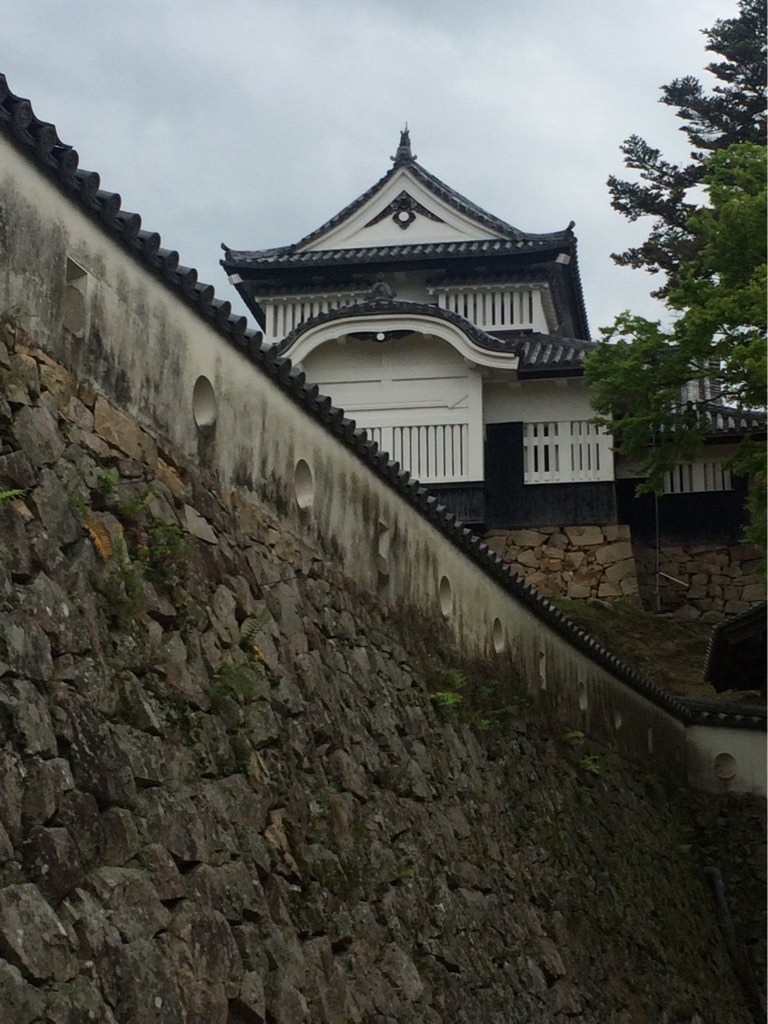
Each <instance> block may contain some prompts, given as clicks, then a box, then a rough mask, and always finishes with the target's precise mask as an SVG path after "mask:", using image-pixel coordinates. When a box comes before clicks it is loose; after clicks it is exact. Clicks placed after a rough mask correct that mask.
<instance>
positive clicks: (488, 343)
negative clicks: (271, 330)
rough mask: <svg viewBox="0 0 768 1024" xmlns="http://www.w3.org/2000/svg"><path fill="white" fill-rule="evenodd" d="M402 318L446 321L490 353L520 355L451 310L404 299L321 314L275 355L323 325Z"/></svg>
mask: <svg viewBox="0 0 768 1024" xmlns="http://www.w3.org/2000/svg"><path fill="white" fill-rule="evenodd" d="M385 314H386V315H388V316H391V315H393V314H394V315H400V316H429V317H433V318H434V319H436V320H446V321H448V323H452V324H454V325H455V326H456V327H458V328H460V329H461V330H462V331H463V332H464V334H466V335H467V337H468V338H469V339H470V340H471V341H472V342H474V344H475V345H477V346H478V348H483V349H487V350H488V351H490V352H508V353H509V354H510V355H517V345H518V342H517V341H502V340H501V339H499V338H494V337H493V335H492V334H487V333H486V332H485V331H481V330H480V329H479V328H477V327H475V325H474V324H472V323H470V322H469V320H466V319H465V318H464V317H463V316H460V315H459V314H458V313H454V312H453V311H452V310H450V309H441V308H440V307H439V306H432V305H429V304H428V303H425V302H407V301H405V300H403V299H387V298H382V299H370V300H368V301H365V302H358V303H356V304H355V305H350V306H340V307H339V308H338V309H330V310H328V312H327V313H319V314H318V315H317V316H313V317H309V318H308V319H307V320H304V321H303V322H302V323H300V324H299V325H298V327H295V328H294V329H293V330H292V331H291V333H290V334H289V335H288V336H287V337H286V338H284V339H283V340H282V341H281V342H279V344H278V345H276V346H275V351H277V352H280V353H283V352H287V351H288V350H289V349H291V348H292V347H293V345H294V344H295V343H296V342H297V341H298V339H299V338H300V337H301V336H302V335H303V334H306V333H307V331H308V330H310V329H311V328H313V327H317V326H319V325H320V324H327V323H333V322H334V321H335V320H347V319H349V318H350V317H368V316H370V317H376V316H382V315H385Z"/></svg>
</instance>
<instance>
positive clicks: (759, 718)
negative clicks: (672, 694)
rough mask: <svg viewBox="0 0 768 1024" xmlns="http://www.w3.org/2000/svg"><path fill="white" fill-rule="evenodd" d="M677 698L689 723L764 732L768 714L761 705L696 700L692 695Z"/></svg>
mask: <svg viewBox="0 0 768 1024" xmlns="http://www.w3.org/2000/svg"><path fill="white" fill-rule="evenodd" d="M677 699H678V701H679V702H680V704H682V706H683V707H684V708H685V711H686V717H687V721H688V724H689V725H715V726H721V727H722V728H724V729H734V728H735V729H757V730H760V731H762V732H765V729H766V719H767V718H768V714H767V713H766V708H765V707H764V706H763V705H760V704H737V703H736V702H735V701H716V700H696V699H695V698H693V697H678V698H677Z"/></svg>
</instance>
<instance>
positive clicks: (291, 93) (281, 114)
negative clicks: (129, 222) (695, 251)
mask: <svg viewBox="0 0 768 1024" xmlns="http://www.w3.org/2000/svg"><path fill="white" fill-rule="evenodd" d="M0 8H1V9H2V10H3V14H4V16H3V37H2V40H0V71H3V72H4V73H5V74H6V75H7V77H8V82H9V85H10V88H11V89H12V90H13V92H15V93H16V94H17V95H21V96H25V97H27V98H29V99H30V100H31V101H32V105H33V107H34V110H35V113H36V114H37V116H38V117H40V118H42V119H43V120H47V121H52V122H53V123H54V124H55V125H56V126H57V128H58V130H59V136H60V137H61V139H62V140H63V141H64V142H66V143H68V144H70V145H73V146H74V147H75V148H76V149H77V150H78V152H79V153H80V166H81V167H83V168H87V169H88V170H96V171H98V172H99V173H100V174H101V179H102V187H103V188H107V189H110V190H112V191H116V192H120V194H121V195H122V197H123V208H124V209H127V210H131V211H134V212H138V213H140V214H141V216H142V219H143V226H144V227H145V228H147V229H150V230H154V231H159V232H160V234H161V235H162V239H163V244H164V245H165V246H166V247H168V248H173V249H177V250H178V251H179V253H180V255H181V259H182V262H183V263H185V264H187V265H192V266H195V267H197V269H198V270H199V272H200V275H201V278H202V279H203V280H207V281H209V282H210V283H212V284H213V285H215V287H216V293H217V295H218V296H219V297H220V298H227V299H229V300H230V301H232V302H233V306H234V307H235V309H237V310H238V311H244V310H243V307H242V306H241V305H240V303H239V299H238V296H237V293H236V292H235V290H234V288H232V287H231V286H230V285H229V283H228V281H227V280H226V277H225V276H224V272H223V271H222V269H221V268H220V267H219V265H218V261H219V259H220V258H221V255H222V253H221V251H220V248H219V247H220V243H221V242H222V241H224V242H226V243H227V244H228V245H230V246H232V247H233V248H247V249H260V248H266V247H268V246H274V245H284V244H288V243H290V242H294V241H297V240H298V239H299V238H300V237H301V236H303V235H305V234H307V233H308V232H309V231H311V230H313V229H314V228H316V227H318V226H319V225H320V224H321V223H323V222H324V221H325V220H327V219H328V218H329V217H331V216H332V215H333V214H335V213H337V212H338V211H339V210H340V209H341V208H342V207H343V206H345V205H346V204H347V203H348V202H351V201H352V200H353V199H355V198H356V197H357V196H358V195H359V194H360V193H361V192H363V191H364V190H365V189H367V188H368V187H369V186H370V185H372V184H373V183H374V182H375V181H377V180H378V179H379V178H380V177H381V176H382V175H383V174H384V173H385V172H386V171H387V170H388V169H389V167H390V166H391V165H390V160H389V157H390V156H391V155H392V154H393V153H394V151H395V148H396V145H397V141H398V137H399V131H400V129H401V128H402V127H403V125H404V123H405V122H406V121H407V122H408V124H409V126H410V130H411V139H412V143H413V150H414V153H415V154H416V155H417V157H418V159H419V162H420V163H421V164H422V165H423V166H424V167H426V168H428V169H429V170H430V171H431V172H432V173H433V174H436V175H437V176H438V177H439V178H442V179H443V181H445V182H446V183H447V184H449V185H451V186H452V187H453V188H455V189H457V190H458V191H459V192H462V193H463V194H464V195H466V196H467V197H468V198H470V199H472V200H473V201H474V202H476V203H478V204H479V205H480V206H482V207H484V208H485V209H486V210H488V211H489V212H491V213H493V214H496V215H497V216H499V217H502V218H503V219H504V220H507V221H509V222H511V223H512V224H514V225H515V226H517V227H519V228H521V229H523V230H524V231H533V232H545V231H554V230H559V229H562V228H564V227H565V226H566V225H567V224H568V222H569V221H570V220H574V221H575V222H576V228H575V231H576V234H577V236H578V239H579V254H580V265H581V271H582V277H583V283H584V292H585V298H586V303H587V311H588V314H589V318H590V324H591V327H592V332H593V335H595V334H596V333H597V328H598V327H600V326H602V325H605V324H608V323H610V322H611V321H612V319H613V317H614V316H615V315H616V314H617V313H618V312H620V311H621V310H623V309H626V308H631V309H632V310H633V311H634V312H638V313H642V314H644V315H647V316H654V317H657V316H661V315H662V314H663V312H664V311H663V309H662V308H661V307H659V306H658V304H656V303H655V302H654V301H653V300H651V299H650V298H649V297H648V293H649V292H650V291H651V290H652V289H653V287H654V279H653V278H651V277H649V276H648V275H647V274H645V273H644V272H641V271H633V270H629V269H623V268H618V267H615V266H614V265H613V263H612V261H611V258H610V254H611V252H616V251H620V250H622V249H624V248H626V247H627V245H629V244H633V243H634V242H639V241H641V240H642V239H643V238H645V236H646V235H647V230H648V229H647V227H646V226H644V225H642V224H639V225H636V226H632V225H629V224H628V223H627V222H626V221H625V220H624V218H622V217H621V216H620V215H619V214H618V213H615V212H614V211H613V210H612V209H611V206H610V202H609V197H608V192H607V189H606V187H605V180H606V178H607V176H608V175H609V174H610V173H621V172H622V170H623V168H622V162H621V155H620V152H619V146H620V144H621V142H622V141H623V140H624V139H625V138H626V137H627V136H628V135H630V134H632V133H638V134H640V135H642V136H644V137H645V138H646V139H647V140H648V141H649V142H651V143H653V144H654V145H656V146H658V147H659V148H661V150H662V152H663V153H664V155H665V156H667V157H669V158H672V159H684V158H685V157H686V155H687V151H688V148H687V146H686V144H685V137H684V136H683V135H682V133H680V131H679V130H678V127H677V126H678V124H679V121H678V120H677V119H676V118H675V116H674V112H673V110H672V109H670V108H668V107H666V106H664V105H662V104H660V103H659V102H658V98H659V95H660V93H659V87H660V86H661V85H663V84H665V83H667V82H670V81H671V80H672V79H673V78H676V77H680V76H682V75H686V74H693V75H697V76H700V77H702V78H703V80H704V81H705V82H706V81H707V80H708V79H709V76H706V75H704V74H703V67H704V65H705V64H706V63H707V62H708V60H710V59H712V58H711V57H710V56H709V55H707V54H706V53H705V50H704V43H705V40H704V38H703V36H702V35H701V31H700V30H701V29H703V28H708V27H710V26H711V25H712V24H713V23H714V22H715V20H716V19H718V18H728V17H733V16H734V15H735V14H736V13H737V4H736V0H547V2H546V3H541V4H538V5H537V4H532V3H528V2H523V0H474V2H473V3H467V2H459V0H410V2H409V0H377V2H373V0H358V2H351V0H323V2H322V3H321V2H312V0H229V2H228V3H227V4H217V3H211V2H210V0H209V2H206V3H201V2H199V0H185V2H181V0H119V2H118V0H79V2H77V3H74V2H72V0H0Z"/></svg>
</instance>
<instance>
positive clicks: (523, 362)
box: [519, 334, 595, 376]
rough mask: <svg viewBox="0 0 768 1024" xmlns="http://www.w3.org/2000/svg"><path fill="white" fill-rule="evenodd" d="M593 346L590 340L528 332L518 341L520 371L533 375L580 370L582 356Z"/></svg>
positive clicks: (582, 362)
mask: <svg viewBox="0 0 768 1024" xmlns="http://www.w3.org/2000/svg"><path fill="white" fill-rule="evenodd" d="M593 348H595V343H594V342H592V341H577V340H576V339H575V338H553V337H552V336H551V335H549V334H530V335H528V336H527V337H525V338H524V339H523V340H522V341H521V342H520V348H519V351H520V372H521V374H524V375H529V376H533V375H536V374H538V373H540V372H541V371H546V372H548V373H559V372H563V371H574V372H579V373H580V372H582V369H583V365H584V356H585V355H586V353H587V352H591V351H592V349H593Z"/></svg>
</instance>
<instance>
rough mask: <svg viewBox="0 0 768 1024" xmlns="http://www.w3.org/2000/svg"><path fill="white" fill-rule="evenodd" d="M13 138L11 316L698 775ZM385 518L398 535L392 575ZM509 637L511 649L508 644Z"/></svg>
mask: <svg viewBox="0 0 768 1024" xmlns="http://www.w3.org/2000/svg"><path fill="white" fill-rule="evenodd" d="M0 145H2V147H3V151H2V153H1V154H0V156H1V157H2V159H0V195H1V196H2V201H3V204H4V206H5V208H6V210H7V212H8V220H7V230H6V243H7V244H6V248H5V251H4V253H3V260H2V271H0V308H8V307H9V306H14V305H23V306H25V307H26V308H28V309H30V310H31V311H32V314H33V316H32V322H31V328H32V332H33V334H34V335H35V336H36V338H37V340H38V341H39V342H40V343H41V344H42V345H43V347H44V348H46V349H47V350H48V351H49V352H50V354H51V355H52V356H54V357H55V358H57V359H60V360H61V361H63V362H65V363H66V364H67V365H68V366H70V368H71V369H72V370H73V372H75V374H76V375H77V376H78V377H79V378H80V379H90V380H91V381H92V383H93V384H94V386H95V387H96V388H97V389H98V390H100V391H102V392H104V393H105V394H107V395H108V396H110V397H113V398H114V397H115V396H116V395H117V394H118V393H119V395H120V399H119V401H120V404H121V405H122V407H123V408H124V409H125V411H126V412H128V413H129V414H132V415H133V416H134V417H135V418H136V419H137V420H138V421H139V422H140V423H142V424H143V425H144V426H145V427H146V428H147V429H149V430H150V431H153V432H155V433H156V434H157V435H158V436H159V437H160V438H162V439H165V443H170V444H171V445H172V446H175V447H176V448H177V449H178V450H179V451H180V453H181V454H182V455H183V457H185V458H187V459H189V460H192V461H196V462H199V463H200V464H202V466H203V467H204V468H206V469H207V470H208V471H209V472H211V473H212V474H213V475H215V476H216V477H217V478H218V480H219V481H220V483H221V484H222V485H224V486H226V487H235V488H237V489H240V490H241V491H244V492H245V493H246V494H248V495H249V496H250V497H251V498H252V500H254V501H256V502H264V503H265V504H267V505H268V506H270V507H271V508H272V509H273V510H275V511H276V512H277V513H278V514H279V515H280V516H281V519H282V521H283V522H284V524H285V528H286V530H289V531H292V532H294V533H295V534H296V536H297V537H299V538H300V539H301V541H302V542H303V543H304V544H305V545H307V546H308V549H310V550H311V549H315V550H317V551H318V552H320V553H321V554H322V555H323V556H324V557H325V558H327V559H329V560H331V561H333V562H335V563H336V564H338V565H339V567H340V568H341V569H342V570H343V572H344V573H345V574H346V575H347V576H348V577H349V578H350V579H351V580H352V582H353V583H354V584H355V585H357V586H359V587H361V588H363V589H364V590H369V591H376V590H377V589H378V592H379V594H380V596H381V598H382V600H384V601H387V602H389V603H390V604H392V605H393V606H394V605H396V606H398V607H400V608H402V609H413V611H414V612H419V613H420V614H422V615H423V616H425V617H426V618H427V620H428V619H429V618H430V617H435V618H439V617H441V616H443V615H444V616H445V621H446V622H447V624H448V626H449V628H450V630H451V631H452V633H453V636H454V639H455V641H456V643H457V644H460V645H462V647H463V649H464V650H465V651H466V652H467V654H468V655H469V656H477V657H483V658H486V659H487V664H488V673H489V677H492V678H497V679H499V680H500V681H501V682H502V684H503V681H504V679H505V678H506V677H507V676H508V674H509V673H510V672H512V671H514V672H515V673H519V675H520V676H521V677H522V678H524V679H526V680H527V682H528V685H529V688H530V692H531V696H532V697H533V698H534V699H536V700H538V701H539V702H540V703H541V704H542V706H544V707H546V708H549V709H551V711H552V712H553V713H556V714H557V716H558V719H559V720H560V721H561V722H564V723H567V724H568V725H571V726H572V727H576V728H578V727H579V723H580V722H582V721H583V722H584V724H585V726H587V727H588V728H589V729H592V730H594V732H595V733H596V734H597V735H599V736H601V737H602V738H603V739H604V740H605V742H607V743H609V744H611V745H612V746H614V747H615V748H616V749H618V750H621V751H623V752H625V753H628V754H630V755H633V756H638V757H647V756H649V753H650V756H651V757H652V758H653V759H654V761H655V763H656V764H657V765H658V766H659V767H660V768H664V769H666V770H668V771H672V772H674V773H676V774H677V775H678V777H680V778H681V779H682V778H684V777H685V771H686V764H685V730H684V728H683V726H682V724H681V723H680V722H678V721H676V720H675V719H674V718H673V717H672V716H671V715H670V714H668V713H667V712H665V711H663V710H661V709H659V708H657V707H655V706H654V705H653V704H651V703H650V701H648V700H646V699H645V698H644V697H642V696H640V695H639V694H637V693H635V692H634V691H633V690H632V689H630V688H629V687H628V686H627V685H626V684H624V683H623V682H621V681H620V680H619V679H618V678H616V677H614V676H613V675H612V674H611V673H610V672H609V671H608V670H607V669H605V668H603V667H601V666H600V665H598V664H597V663H595V662H593V661H592V660H591V659H590V658H588V657H587V656H586V655H585V654H583V653H581V652H580V651H578V650H576V649H575V648H574V647H572V646H571V644H570V642H569V641H568V640H567V639H565V638H563V637H562V636H560V634H559V633H557V632H555V631H553V630H552V629H551V628H550V627H549V626H547V625H546V624H544V623H543V622H542V621H540V620H539V619H538V618H537V617H536V616H535V615H534V614H533V612H532V611H531V610H529V609H528V608H527V607H526V606H525V605H523V604H521V603H519V602H518V601H517V600H516V599H515V598H513V597H512V596H510V595H509V594H508V593H507V592H506V591H505V590H504V589H502V588H501V587H500V586H499V585H498V584H496V583H495V582H493V580H491V579H490V578H489V576H488V575H487V574H486V573H485V572H484V571H483V570H482V569H481V568H480V567H479V566H478V565H476V564H475V563H474V562H473V561H472V560H471V559H469V558H468V557H467V556H466V555H465V554H464V553H463V552H462V551H461V550H460V549H458V548H457V547H454V545H453V544H452V543H451V542H450V541H449V540H448V539H447V538H446V537H445V536H444V535H443V534H442V533H441V532H439V531H438V530H436V529H435V528H434V527H433V526H432V525H431V524H430V523H429V522H428V521H427V520H426V519H425V518H424V517H423V516H421V515H420V514H418V513H417V511H416V510H415V509H414V508H412V507H411V506H410V505H409V504H408V503H406V502H405V501H404V500H403V499H402V498H401V497H400V496H399V495H398V494H397V493H395V492H394V491H393V490H391V489H390V488H389V487H388V486H386V485H385V483H384V482H383V480H381V479H380V478H379V477H378V476H377V475H376V474H375V473H373V472H372V471H371V470H370V468H369V467H368V466H367V465H366V464H365V463H364V462H363V461H362V460H361V459H360V458H359V456H358V455H357V454H356V453H355V452H353V451H351V450H350V449H348V448H347V447H346V446H344V445H343V444H342V443H341V442H339V441H338V440H337V439H336V438H335V437H334V436H332V435H331V434H330V433H328V432H327V431H325V430H323V429H321V427H320V425H319V424H318V422H317V421H316V420H315V418H314V417H312V416H310V415H309V414H308V413H306V412H304V410H303V409H302V408H301V407H300V406H298V405H297V404H295V403H294V401H292V399H291V398H290V397H289V396H288V395H287V394H286V393H284V392H283V391H282V390H281V389H279V388H278V387H277V385H275V384H274V383H273V382H272V381H271V380H270V379H269V378H268V376H267V375H265V374H263V373H262V372H261V371H259V370H258V369H257V368H256V367H255V366H253V365H252V364H251V363H250V362H249V361H248V360H247V359H246V358H245V357H244V356H242V355H241V354H240V353H239V352H238V351H236V350H235V349H234V348H233V347H231V346H230V345H228V344H227V343H226V342H225V341H224V340H223V339H222V338H221V336H220V335H219V334H218V333H217V332H216V331H215V330H213V329H212V328H211V327H210V326H209V325H208V324H207V323H206V322H205V321H204V320H203V319H202V318H201V317H199V316H198V315H197V314H196V313H195V312H194V311H193V310H192V309H190V308H189V307H187V306H186V305H184V304H183V302H182V301H181V300H179V299H178V298H177V297H176V296H175V295H174V294H173V293H172V292H171V291H169V290H168V289H167V288H166V287H165V286H164V285H163V284H162V283H161V282H160V281H158V280H155V278H154V277H152V276H151V275H150V274H149V273H148V272H147V271H146V270H145V268H144V267H143V266H142V265H141V263H139V262H138V261H137V260H136V259H134V258H133V257H132V256H131V255H130V254H129V253H127V252H126V251H125V250H123V249H122V248H121V247H120V246H119V244H118V243H117V242H116V241H113V240H112V239H111V238H110V237H108V236H107V235H105V233H104V232H103V231H102V230H101V229H100V228H99V227H98V225H97V224H96V223H94V222H93V221H92V220H90V219H89V218H88V217H86V216H85V215H84V214H83V213H82V212H81V211H80V210H79V208H77V207H76V206H74V205H73V204H71V203H70V202H69V201H68V200H66V199H64V198H62V196H61V195H60V193H59V192H58V191H57V190H56V189H55V188H54V187H53V186H52V185H51V184H50V183H49V182H48V181H47V179H45V178H44V177H42V176H41V175H39V174H38V172H37V171H36V169H35V168H33V167H31V166H30V164H29V163H27V162H26V161H25V160H24V159H23V158H21V157H20V156H19V155H18V154H17V152H16V151H15V150H13V149H12V148H10V147H8V146H7V144H6V143H5V142H4V140H0ZM67 255H69V256H71V257H72V258H73V259H75V260H76V261H77V262H78V263H79V264H80V265H81V266H82V267H84V268H85V269H86V270H87V271H88V272H89V274H90V275H92V276H91V278H90V279H89V282H88V295H87V301H88V318H89V327H88V330H87V331H86V332H85V335H84V337H83V338H74V337H72V336H71V335H69V334H67V333H66V332H65V331H64V330H63V329H62V326H61V319H62V298H63V278H64V271H65V261H66V257H67ZM200 375H204V376H206V377H207V378H208V379H209V380H210V381H211V382H212V384H213V387H214V389H215V392H216V395H217V398H218V409H219V418H218V421H217V423H216V426H215V430H214V433H213V435H212V436H210V437H208V438H207V439H205V443H203V439H202V438H201V437H200V436H199V434H198V431H197V428H196V426H195V423H194V419H193V415H192V393H193V387H194V384H195V381H196V380H197V378H198V377H199V376H200ZM300 459H303V460H306V462H307V463H308V464H309V466H310V467H311V471H312V475H313V481H314V502H313V504H312V506H311V508H309V509H306V510H302V509H300V508H299V507H298V504H297V502H296V499H295V492H294V472H295V467H296V464H297V462H298V460H300ZM380 524H384V525H385V526H386V527H388V529H389V536H390V537H391V543H390V552H389V576H388V577H386V578H385V579H384V580H382V579H381V577H380V576H379V572H378V570H379V568H380V567H379V565H378V562H377V556H378V534H379V529H380ZM443 578H445V579H446V580H447V581H449V585H450V591H451V595H452V596H451V600H450V601H446V600H445V594H444V600H443V602H442V604H441V600H440V583H441V580H442V579H443ZM494 635H495V636H496V639H497V640H498V639H499V637H502V638H503V642H502V643H501V644H498V643H497V644H494ZM497 648H500V649H497ZM542 683H543V685H542ZM585 693H586V701H585V699H584V694H585ZM649 730H651V733H650V739H649ZM649 747H652V748H653V749H652V751H650V752H649Z"/></svg>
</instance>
